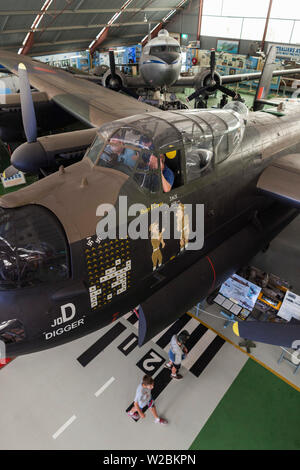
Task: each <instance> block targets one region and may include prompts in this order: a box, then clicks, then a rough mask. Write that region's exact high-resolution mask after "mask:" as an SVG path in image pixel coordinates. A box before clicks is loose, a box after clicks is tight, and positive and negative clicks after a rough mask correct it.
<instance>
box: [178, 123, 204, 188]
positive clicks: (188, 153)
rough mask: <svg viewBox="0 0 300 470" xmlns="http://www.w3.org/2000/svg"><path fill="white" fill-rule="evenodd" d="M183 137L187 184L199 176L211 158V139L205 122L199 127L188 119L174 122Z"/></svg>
mask: <svg viewBox="0 0 300 470" xmlns="http://www.w3.org/2000/svg"><path fill="white" fill-rule="evenodd" d="M189 117H190V116H189ZM174 124H175V126H176V127H177V129H178V130H179V131H180V132H181V135H182V137H183V143H184V149H185V161H186V179H187V182H188V183H189V182H190V181H193V180H195V179H197V178H199V177H200V176H201V173H202V172H203V170H204V169H206V168H208V166H209V165H210V163H211V161H212V157H213V138H212V133H211V132H210V130H209V128H208V126H207V125H206V124H205V122H203V123H202V125H201V126H200V125H199V124H198V123H197V122H194V121H193V120H192V119H191V117H190V119H181V120H177V121H176V122H174Z"/></svg>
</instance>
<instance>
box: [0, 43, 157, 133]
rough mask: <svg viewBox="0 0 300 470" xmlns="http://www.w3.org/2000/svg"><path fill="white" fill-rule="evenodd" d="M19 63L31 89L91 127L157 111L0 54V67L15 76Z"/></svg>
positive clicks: (43, 66)
mask: <svg viewBox="0 0 300 470" xmlns="http://www.w3.org/2000/svg"><path fill="white" fill-rule="evenodd" d="M20 62H22V63H24V64H25V66H26V69H27V72H28V76H29V82H30V84H31V85H32V86H33V87H34V88H36V89H37V90H39V91H40V92H44V93H46V94H47V96H48V98H49V99H50V100H53V101H54V102H55V103H57V104H58V105H59V106H61V107H62V108H63V109H65V110H66V111H68V112H69V113H70V114H72V115H74V116H75V117H76V118H77V119H79V120H80V121H82V122H84V123H85V124H88V125H90V126H91V127H99V126H101V125H102V124H103V123H105V122H110V121H113V120H115V119H121V118H124V117H128V116H133V115H135V114H143V113H145V112H155V111H157V109H156V108H154V107H153V106H149V105H147V104H145V103H142V102H140V101H138V100H136V99H134V98H131V97H129V96H126V95H123V94H120V93H117V92H115V91H113V90H109V89H107V88H103V87H101V86H99V85H97V84H95V83H92V82H89V81H87V80H82V79H79V78H76V77H74V76H72V75H71V74H70V73H68V72H66V71H64V70H61V69H58V68H55V67H50V66H49V65H47V64H44V63H42V62H38V61H35V60H33V59H31V58H30V57H27V56H24V55H22V56H20V55H18V54H15V53H12V52H8V51H5V50H1V51H0V64H1V65H3V66H5V67H6V68H7V69H8V70H10V71H11V72H12V73H14V74H15V75H18V65H19V63H20Z"/></svg>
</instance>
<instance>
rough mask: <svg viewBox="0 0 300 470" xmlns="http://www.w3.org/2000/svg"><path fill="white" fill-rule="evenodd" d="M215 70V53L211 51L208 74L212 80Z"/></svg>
mask: <svg viewBox="0 0 300 470" xmlns="http://www.w3.org/2000/svg"><path fill="white" fill-rule="evenodd" d="M215 70H216V51H215V50H214V49H212V50H211V52H210V74H211V79H212V80H213V79H214V76H215Z"/></svg>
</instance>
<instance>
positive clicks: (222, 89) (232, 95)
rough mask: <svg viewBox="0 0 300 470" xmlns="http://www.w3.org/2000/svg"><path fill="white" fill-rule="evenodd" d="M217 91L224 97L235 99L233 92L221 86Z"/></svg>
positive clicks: (235, 95)
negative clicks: (223, 94)
mask: <svg viewBox="0 0 300 470" xmlns="http://www.w3.org/2000/svg"><path fill="white" fill-rule="evenodd" d="M218 90H220V91H221V92H222V93H225V95H228V96H231V98H236V97H237V94H236V92H235V91H233V90H230V89H229V88H226V87H225V86H223V85H219V86H218Z"/></svg>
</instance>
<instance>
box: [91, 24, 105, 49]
mask: <svg viewBox="0 0 300 470" xmlns="http://www.w3.org/2000/svg"><path fill="white" fill-rule="evenodd" d="M108 30H109V26H106V28H105V29H104V31H103V32H102V34H101V35H100V36H99V37H98V39H97V41H96V42H95V44H94V45H93V46H92V47H91V48H90V54H91V55H93V54H94V52H95V50H96V49H97V48H98V47H99V46H100V44H101V43H102V42H103V41H105V39H106V38H107V35H108Z"/></svg>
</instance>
